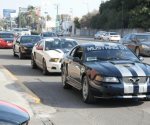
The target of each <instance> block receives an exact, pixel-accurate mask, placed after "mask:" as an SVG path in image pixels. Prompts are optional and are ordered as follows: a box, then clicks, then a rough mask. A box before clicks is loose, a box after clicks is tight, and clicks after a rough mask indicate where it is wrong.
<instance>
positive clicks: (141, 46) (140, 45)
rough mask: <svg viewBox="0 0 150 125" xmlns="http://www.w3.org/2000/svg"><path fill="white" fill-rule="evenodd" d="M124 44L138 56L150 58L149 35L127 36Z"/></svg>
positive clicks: (133, 34) (123, 40)
mask: <svg viewBox="0 0 150 125" xmlns="http://www.w3.org/2000/svg"><path fill="white" fill-rule="evenodd" d="M122 44H123V45H126V46H127V47H128V48H130V49H131V50H132V51H134V52H135V53H136V55H137V56H139V55H145V56H150V34H148V33H131V34H127V35H125V36H124V37H123V39H122Z"/></svg>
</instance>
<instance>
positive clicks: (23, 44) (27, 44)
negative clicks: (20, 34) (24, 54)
mask: <svg viewBox="0 0 150 125" xmlns="http://www.w3.org/2000/svg"><path fill="white" fill-rule="evenodd" d="M34 44H35V43H21V45H22V46H25V47H27V48H33V46H34Z"/></svg>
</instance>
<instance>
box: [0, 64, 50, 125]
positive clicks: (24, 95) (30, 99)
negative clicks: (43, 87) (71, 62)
mask: <svg viewBox="0 0 150 125" xmlns="http://www.w3.org/2000/svg"><path fill="white" fill-rule="evenodd" d="M0 100H3V101H6V102H10V103H13V104H16V105H18V106H20V107H23V108H24V109H26V110H27V111H28V113H29V115H30V119H31V120H30V123H29V125H51V124H49V123H48V124H45V122H44V120H43V119H41V118H39V117H37V116H36V114H35V112H34V111H33V109H32V108H33V105H34V104H40V99H39V98H38V97H37V96H36V95H35V94H34V93H32V92H31V91H30V90H29V89H28V88H26V87H25V86H24V85H23V84H22V83H19V82H18V80H17V78H16V77H15V76H13V75H12V74H11V73H10V72H9V71H8V70H7V69H5V68H4V67H3V66H0Z"/></svg>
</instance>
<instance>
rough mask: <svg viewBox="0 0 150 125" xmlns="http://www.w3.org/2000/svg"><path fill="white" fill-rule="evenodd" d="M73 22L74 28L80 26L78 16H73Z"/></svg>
mask: <svg viewBox="0 0 150 125" xmlns="http://www.w3.org/2000/svg"><path fill="white" fill-rule="evenodd" d="M74 24H75V27H76V28H78V29H80V28H81V26H80V22H79V18H78V17H75V18H74Z"/></svg>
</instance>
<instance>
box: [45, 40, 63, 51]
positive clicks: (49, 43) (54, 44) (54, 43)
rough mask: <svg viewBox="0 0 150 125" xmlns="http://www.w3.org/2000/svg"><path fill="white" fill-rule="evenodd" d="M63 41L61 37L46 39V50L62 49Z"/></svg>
mask: <svg viewBox="0 0 150 125" xmlns="http://www.w3.org/2000/svg"><path fill="white" fill-rule="evenodd" d="M61 48H62V47H61V41H60V40H59V39H54V40H46V41H45V50H54V49H61Z"/></svg>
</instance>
